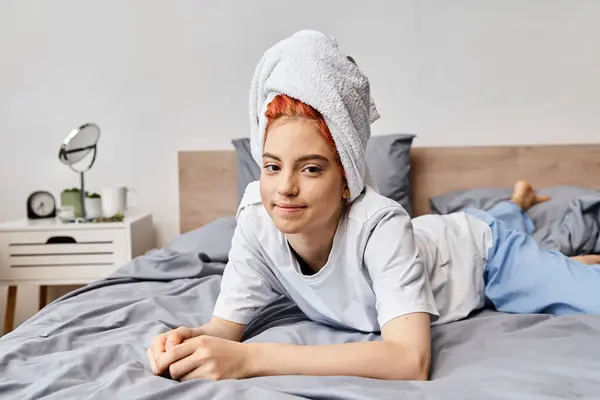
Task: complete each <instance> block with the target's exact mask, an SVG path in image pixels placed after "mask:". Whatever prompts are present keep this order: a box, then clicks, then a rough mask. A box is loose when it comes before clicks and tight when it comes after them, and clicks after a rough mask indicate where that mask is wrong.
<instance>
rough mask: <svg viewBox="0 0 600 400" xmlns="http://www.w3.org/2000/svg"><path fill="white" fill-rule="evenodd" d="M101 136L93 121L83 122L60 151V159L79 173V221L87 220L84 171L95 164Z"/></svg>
mask: <svg viewBox="0 0 600 400" xmlns="http://www.w3.org/2000/svg"><path fill="white" fill-rule="evenodd" d="M99 138H100V128H99V127H98V125H96V124H93V123H88V124H83V125H81V126H80V127H79V128H76V129H73V130H72V131H71V132H70V133H69V134H68V135H67V137H66V138H65V140H63V142H62V145H61V146H60V150H59V151H58V158H59V160H60V161H62V162H63V163H64V164H67V165H68V166H69V168H71V169H72V170H73V171H75V172H77V173H79V181H80V204H81V217H80V218H79V219H78V221H79V220H81V221H87V215H86V211H85V187H84V179H83V175H84V174H83V173H84V172H86V171H87V170H89V169H90V168H92V165H94V161H95V160H96V153H97V152H98V139H99Z"/></svg>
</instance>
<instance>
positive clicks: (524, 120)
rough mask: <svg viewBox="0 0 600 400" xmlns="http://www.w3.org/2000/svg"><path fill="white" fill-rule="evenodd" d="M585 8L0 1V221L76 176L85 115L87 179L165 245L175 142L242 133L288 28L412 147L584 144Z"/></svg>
mask: <svg viewBox="0 0 600 400" xmlns="http://www.w3.org/2000/svg"><path fill="white" fill-rule="evenodd" d="M599 20H600V1H595V0H588V1H583V0H563V1H558V0H537V1H534V0H530V1H516V0H514V1H506V0H493V1H492V0H488V1H484V0H472V1H466V0H453V1H445V0H439V1H434V0H414V1H391V0H390V1H375V0H370V1H365V0H352V1H341V0H340V1H324V0H304V1H302V2H293V1H287V2H286V1H281V0H260V1H259V0H252V1H242V0H239V1H225V0H210V1H209V0H202V1H200V0H178V1H159V0H135V1H134V0H104V1H101V2H100V1H97V2H82V1H77V0H54V1H42V0H30V1H22V0H3V1H2V2H0V220H7V219H14V218H21V217H24V215H25V206H24V203H25V199H26V197H27V196H28V194H29V193H30V192H32V191H34V190H38V189H47V190H50V191H52V192H53V193H54V194H55V195H56V196H57V197H58V196H59V193H60V191H61V190H62V189H64V188H65V187H71V186H76V185H77V184H78V180H77V176H76V175H75V173H73V172H71V171H70V170H69V169H68V168H67V167H65V166H64V165H62V164H61V163H60V162H59V161H58V159H57V150H58V147H59V145H60V142H61V140H62V139H63V137H64V136H65V135H66V134H67V133H68V132H69V131H70V130H71V129H72V128H73V127H75V126H77V125H79V124H81V123H83V122H87V121H94V122H97V123H98V124H99V125H100V127H101V128H102V137H101V141H100V144H99V145H100V149H99V157H98V159H97V163H96V164H95V165H94V167H93V170H92V171H90V172H89V173H88V176H87V183H88V185H89V186H88V188H89V189H91V190H100V188H101V187H102V186H103V185H109V184H120V185H127V186H130V187H132V188H134V189H136V190H137V191H138V194H137V195H133V196H132V197H131V204H132V205H134V206H138V207H141V208H144V209H147V210H150V211H151V212H152V213H153V214H154V221H155V224H156V228H157V231H158V237H159V240H160V244H165V243H167V242H168V241H170V240H171V239H172V238H173V237H174V236H175V235H176V234H177V232H178V226H179V225H178V224H179V222H178V198H177V164H176V154H177V151H178V150H187V149H215V148H229V147H230V140H231V139H232V138H234V137H240V136H247V134H248V117H247V115H248V111H247V97H248V94H247V93H248V85H249V81H250V77H251V75H252V72H253V69H254V66H255V65H256V63H257V61H258V60H259V58H260V56H261V55H262V52H263V51H264V50H265V49H266V48H268V47H269V46H270V45H272V44H273V43H275V42H276V41H277V40H279V39H282V38H284V37H286V36H287V35H290V34H291V33H293V32H294V31H296V30H299V29H302V28H315V29H320V30H322V31H324V32H325V33H327V34H329V35H332V36H335V37H337V39H338V41H339V44H340V46H341V47H342V49H343V50H345V51H346V52H348V53H349V54H352V55H353V56H354V57H355V58H356V59H357V61H358V63H359V65H360V66H361V67H362V68H363V69H364V70H365V72H366V73H367V74H368V76H369V77H370V79H371V83H372V90H373V96H374V98H375V101H376V103H377V105H378V107H379V110H380V112H381V115H382V118H381V120H380V121H378V122H377V123H376V124H375V125H374V127H373V128H374V133H375V134H381V133H388V132H414V133H416V134H418V139H417V141H416V143H415V145H416V146H446V145H460V146H464V145H483V144H490V145H494V144H529V143H535V144H539V143H567V142H572V143H581V142H595V143H599V142H600V95H599V93H600V24H598V21H599ZM25 293H27V292H25ZM27 296H30V294H29V295H27V294H24V295H23V296H21V299H24V298H25V300H27V299H26V297H27ZM2 303H3V302H2V300H0V309H1V308H2ZM30 303H31V304H30V308H31V307H34V306H33V304H35V303H36V302H35V301H33V298H31V302H30ZM25 314H27V313H25ZM25 314H23V313H22V314H20V316H18V318H17V319H18V321H20V320H22V319H23V318H24V316H23V315H25Z"/></svg>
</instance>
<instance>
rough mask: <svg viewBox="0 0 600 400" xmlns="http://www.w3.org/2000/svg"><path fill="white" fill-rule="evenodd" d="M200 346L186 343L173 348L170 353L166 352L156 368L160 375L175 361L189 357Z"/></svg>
mask: <svg viewBox="0 0 600 400" xmlns="http://www.w3.org/2000/svg"><path fill="white" fill-rule="evenodd" d="M197 347H198V344H197V343H195V342H186V343H182V344H179V345H177V346H173V347H172V348H171V349H169V351H166V352H165V353H164V354H163V355H162V356H161V357H160V358H159V359H158V360H156V367H157V370H158V371H159V373H162V372H163V371H164V370H165V369H167V368H168V367H169V366H170V365H171V364H173V363H174V362H175V361H178V360H181V359H182V358H184V357H187V356H189V355H190V354H192V353H193V352H194V351H196V348H197Z"/></svg>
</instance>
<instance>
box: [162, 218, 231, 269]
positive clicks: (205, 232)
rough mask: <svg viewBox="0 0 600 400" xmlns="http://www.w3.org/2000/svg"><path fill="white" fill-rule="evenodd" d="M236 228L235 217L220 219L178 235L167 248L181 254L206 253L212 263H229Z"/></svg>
mask: <svg viewBox="0 0 600 400" xmlns="http://www.w3.org/2000/svg"><path fill="white" fill-rule="evenodd" d="M235 227H236V220H235V216H230V217H223V218H219V219H216V220H215V221H213V222H211V223H210V224H207V225H204V226H203V227H201V228H198V229H194V230H192V231H189V232H186V233H182V234H180V235H178V236H177V237H176V238H175V239H174V240H173V242H171V244H170V245H169V246H167V247H168V248H170V249H171V250H174V251H177V252H180V253H189V252H195V253H204V254H206V255H207V256H208V257H209V258H210V260H211V261H217V262H227V259H228V258H229V250H230V249H231V240H232V239H233V233H234V232H235Z"/></svg>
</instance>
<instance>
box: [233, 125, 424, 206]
mask: <svg viewBox="0 0 600 400" xmlns="http://www.w3.org/2000/svg"><path fill="white" fill-rule="evenodd" d="M414 138H415V135H412V134H389V135H379V136H372V137H371V139H370V140H369V143H368V144H367V150H366V154H365V157H366V160H367V165H368V167H369V169H370V171H371V175H372V176H373V180H374V181H375V184H376V185H377V187H378V189H379V193H381V194H382V195H384V196H386V197H389V198H390V199H393V200H396V201H397V202H398V203H400V204H401V205H402V206H403V207H404V208H405V209H406V211H407V212H408V213H409V215H411V216H412V206H411V204H410V167H411V164H410V149H411V146H412V142H413V139H414ZM232 144H233V146H234V147H235V151H236V158H237V168H238V171H237V191H238V204H239V202H240V201H241V199H242V197H243V196H244V191H245V190H246V186H248V184H249V183H250V182H253V181H256V180H259V179H260V168H259V166H258V165H257V164H256V162H255V161H254V158H252V152H251V151H250V139H248V138H239V139H234V140H232Z"/></svg>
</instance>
